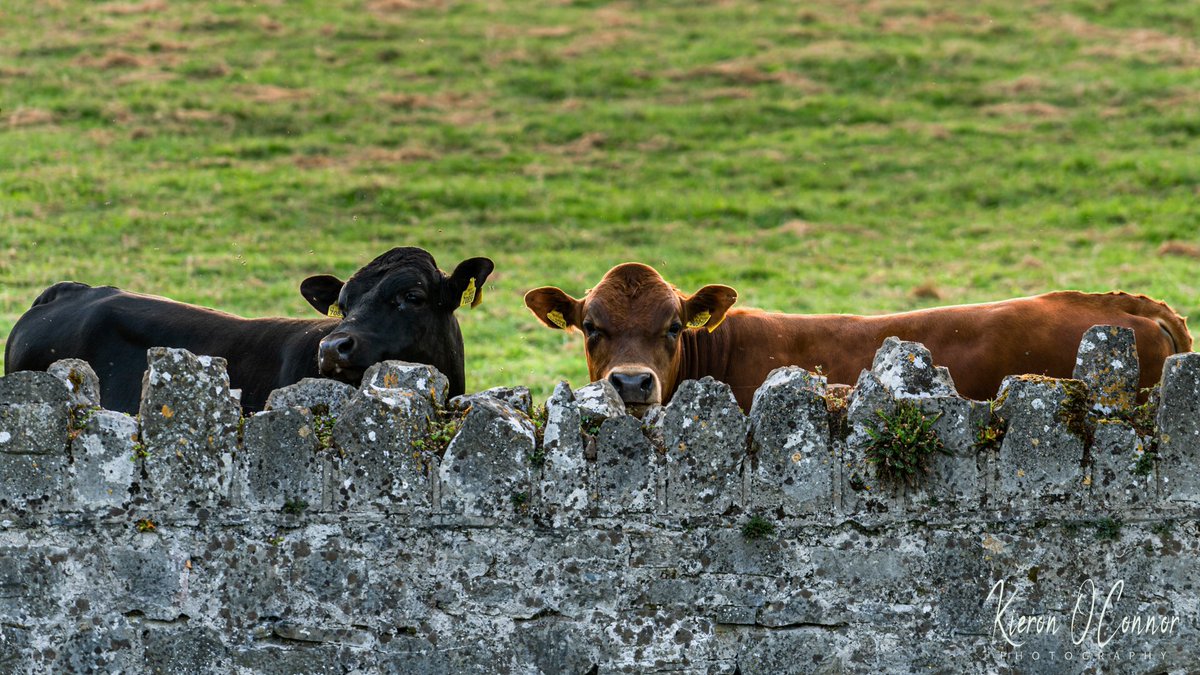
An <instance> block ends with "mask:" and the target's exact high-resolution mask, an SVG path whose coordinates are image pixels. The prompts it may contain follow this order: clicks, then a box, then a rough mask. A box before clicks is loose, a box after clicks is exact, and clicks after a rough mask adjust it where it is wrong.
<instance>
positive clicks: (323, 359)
mask: <svg viewBox="0 0 1200 675" xmlns="http://www.w3.org/2000/svg"><path fill="white" fill-rule="evenodd" d="M356 346H357V343H356V341H355V339H354V337H353V336H351V335H347V334H345V333H341V334H338V333H334V334H333V335H329V336H327V337H326V338H325V339H324V340H321V345H320V347H319V348H318V349H317V365H318V367H319V368H320V369H321V375H323V376H325V377H328V378H332V379H335V380H341V381H343V382H349V383H351V384H358V382H359V380H361V379H362V375H363V369H362V368H358V367H356V366H354V365H353V364H354V360H353V359H354V351H355V347H356Z"/></svg>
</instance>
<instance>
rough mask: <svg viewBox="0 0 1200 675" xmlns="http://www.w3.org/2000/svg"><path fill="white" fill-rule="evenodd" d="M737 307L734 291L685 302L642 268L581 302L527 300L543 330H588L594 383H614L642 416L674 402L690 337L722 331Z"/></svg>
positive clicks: (544, 297) (548, 291)
mask: <svg viewBox="0 0 1200 675" xmlns="http://www.w3.org/2000/svg"><path fill="white" fill-rule="evenodd" d="M736 300H737V291H735V290H733V289H732V288H729V287H728V286H705V287H704V288H701V289H700V290H698V291H696V292H695V293H694V294H692V295H684V294H683V293H681V292H680V291H679V289H677V288H675V287H674V286H672V285H671V284H668V283H667V282H666V281H664V280H663V278H662V277H661V276H660V275H659V274H658V272H657V271H655V270H654V268H652V267H648V266H646V265H642V264H639V263H625V264H624V265H618V266H616V267H614V268H612V269H611V270H609V271H608V274H606V275H604V278H603V279H602V280H601V281H600V283H599V284H598V285H597V286H596V287H595V288H593V289H592V290H590V291H588V293H587V295H585V296H584V297H583V299H582V300H576V299H575V298H572V297H571V296H569V295H567V294H566V293H564V292H563V291H561V290H559V289H557V288H554V287H551V286H547V287H544V288H536V289H534V290H532V291H529V292H528V293H526V294H525V305H526V306H527V307H529V309H530V310H531V311H532V312H533V313H534V314H535V315H536V316H537V318H538V319H541V321H542V323H544V324H546V325H547V326H549V327H550V328H556V329H560V330H568V329H571V328H579V329H581V330H582V331H583V334H584V338H585V342H584V350H585V352H586V354H587V363H588V374H589V376H590V377H591V378H592V381H593V382H595V381H598V380H608V381H609V382H611V383H612V385H613V387H615V388H616V390H617V393H619V394H620V395H621V398H622V399H623V400H624V401H625V405H626V406H627V407H629V408H631V409H632V410H633V411H634V412H635V414H638V413H640V412H642V411H644V410H645V408H646V407H647V406H650V405H653V404H655V403H660V404H661V403H664V402H666V401H668V400H670V397H671V395H672V394H673V393H674V392H675V386H676V385H677V384H678V375H679V372H680V363H681V357H682V354H683V350H682V348H681V344H682V343H683V341H684V340H686V339H688V337H689V336H688V335H687V334H686V333H687V331H689V330H696V329H700V328H704V329H706V330H709V331H712V330H715V329H716V328H717V326H719V325H720V324H721V322H722V321H723V320H724V319H725V313H726V312H727V311H728V310H729V308H730V306H732V305H733V303H734V302H735V301H736Z"/></svg>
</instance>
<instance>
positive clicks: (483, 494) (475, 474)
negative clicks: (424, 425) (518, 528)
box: [439, 399, 534, 519]
mask: <svg viewBox="0 0 1200 675" xmlns="http://www.w3.org/2000/svg"><path fill="white" fill-rule="evenodd" d="M533 450H534V430H533V424H532V423H531V422H530V421H529V418H528V417H526V416H525V415H523V414H521V413H520V412H518V411H517V410H515V409H514V408H512V407H511V406H509V405H507V404H505V403H503V402H502V401H498V400H495V399H481V400H479V401H478V402H476V404H475V405H473V406H472V407H471V412H469V413H467V417H466V419H465V420H463V426H462V430H461V431H460V432H459V433H458V435H457V436H455V437H454V440H453V441H451V442H450V447H449V448H447V449H446V456H445V458H444V459H443V460H442V465H441V468H440V470H439V479H440V482H441V497H442V498H441V511H442V512H443V513H447V514H454V515H462V516H466V517H467V518H469V519H475V518H483V519H498V518H511V517H513V516H518V517H519V516H524V515H525V514H526V513H528V511H529V508H530V503H529V502H530V487H531V479H532V476H531V473H532V472H531V465H530V456H531V455H532V454H533Z"/></svg>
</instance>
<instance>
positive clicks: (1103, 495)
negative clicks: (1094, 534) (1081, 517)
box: [1091, 420, 1158, 509]
mask: <svg viewBox="0 0 1200 675" xmlns="http://www.w3.org/2000/svg"><path fill="white" fill-rule="evenodd" d="M1146 450H1147V448H1146V444H1145V442H1144V440H1143V439H1142V437H1141V436H1139V435H1138V433H1137V431H1135V430H1134V428H1133V427H1132V426H1130V425H1129V424H1128V423H1126V422H1120V421H1116V420H1100V421H1099V422H1097V423H1096V434H1095V440H1094V441H1093V442H1092V450H1091V456H1092V490H1091V494H1092V503H1094V504H1096V505H1098V506H1100V507H1101V508H1104V509H1121V508H1130V507H1132V508H1146V507H1150V506H1153V505H1154V503H1155V501H1156V500H1157V497H1158V485H1157V478H1156V474H1157V471H1156V470H1155V469H1156V467H1155V462H1154V457H1153V455H1151V454H1149V453H1148V452H1147V451H1146Z"/></svg>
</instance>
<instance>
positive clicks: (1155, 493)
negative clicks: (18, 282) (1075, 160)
mask: <svg viewBox="0 0 1200 675" xmlns="http://www.w3.org/2000/svg"><path fill="white" fill-rule="evenodd" d="M1132 347H1133V345H1132V335H1131V334H1128V333H1127V332H1126V331H1123V330H1120V329H1113V328H1107V327H1097V328H1095V329H1093V330H1092V331H1091V332H1089V334H1088V335H1087V336H1085V338H1084V341H1083V343H1082V345H1081V349H1080V358H1079V361H1078V367H1077V370H1076V374H1075V375H1076V378H1078V379H1073V380H1055V379H1050V378H1044V377H1032V376H1024V377H1013V378H1009V379H1008V380H1007V381H1006V382H1005V384H1004V386H1003V387H1002V389H1001V391H1000V392H999V393H998V395H997V398H996V400H995V401H993V402H977V401H970V400H966V399H962V398H959V397H958V396H957V395H956V393H955V391H954V386H953V382H952V381H951V380H950V378H949V376H948V374H947V373H946V372H945V371H944V370H942V369H939V368H935V367H933V364H932V363H931V360H930V358H929V354H928V352H926V351H925V350H924V348H923V347H921V346H920V345H917V344H914V343H905V342H900V341H898V340H895V339H889V340H888V341H887V342H886V343H885V344H884V346H883V347H882V348H881V349H880V352H879V354H878V355H877V357H876V360H875V363H874V364H873V366H872V368H871V370H869V371H864V372H863V374H862V376H861V377H860V379H859V382H858V384H857V386H856V387H855V388H854V389H853V390H852V391H849V392H847V391H846V389H845V388H842V387H836V386H827V384H826V382H825V380H824V378H822V377H820V376H819V375H814V374H812V373H807V372H805V371H803V370H800V369H797V368H782V369H779V370H777V371H775V372H774V373H772V375H771V377H770V378H769V379H768V381H767V382H766V383H765V384H764V385H763V387H762V388H761V389H760V390H759V391H758V393H757V394H756V396H755V398H754V403H753V407H752V409H751V410H750V412H749V415H746V414H743V412H742V411H740V410H739V409H738V407H737V405H736V403H735V401H734V398H733V396H732V394H731V392H730V390H729V388H728V387H726V386H725V385H723V384H721V383H719V382H716V381H713V380H711V379H705V380H701V381H698V382H696V381H693V382H685V383H684V384H683V385H682V386H681V387H680V389H679V391H678V393H677V394H676V395H675V398H674V400H673V401H672V402H671V404H670V405H669V406H667V407H666V408H656V409H653V410H651V411H649V412H648V413H647V414H646V415H645V416H644V417H643V418H642V419H635V418H633V417H629V416H626V415H625V411H624V409H623V406H622V404H621V402H620V400H619V398H617V397H616V395H615V392H614V391H613V390H612V389H611V387H609V386H607V385H606V384H593V385H588V386H586V387H583V388H582V389H579V390H575V391H572V390H571V389H570V388H569V387H568V386H567V385H566V384H565V383H563V384H561V385H559V387H558V388H557V389H556V390H555V391H554V394H553V396H551V398H550V399H549V401H547V403H546V406H545V408H544V409H541V408H540V409H538V410H532V409H531V402H530V397H529V392H528V390H525V389H523V388H517V389H504V390H492V391H489V392H485V393H482V394H476V395H472V396H469V397H459V398H457V399H454V400H451V401H446V400H445V392H446V380H445V378H444V377H443V376H442V375H441V374H439V373H437V372H436V371H434V370H433V369H431V368H429V367H426V366H417V365H413V364H404V363H398V362H386V363H383V364H380V365H378V366H376V367H375V368H373V369H372V370H370V371H368V373H367V374H366V376H365V377H364V380H363V385H362V386H361V387H359V388H357V389H356V388H353V387H350V386H348V385H343V384H340V383H336V382H332V381H329V380H306V381H304V382H301V383H299V384H297V385H294V386H292V387H288V388H286V389H282V390H279V391H277V392H275V394H273V395H272V397H271V400H270V402H269V404H268V410H267V411H266V412H263V413H260V414H258V415H255V416H253V417H249V418H245V419H242V418H240V417H239V414H238V406H237V403H236V392H232V393H231V392H230V391H229V386H228V378H227V376H226V374H225V370H224V363H223V362H222V361H221V359H217V358H208V357H203V356H201V357H196V356H193V355H191V354H189V353H187V352H185V351H181V350H171V349H154V350H151V351H150V353H149V354H148V360H149V370H148V371H147V375H146V378H145V382H144V393H143V400H142V406H141V414H140V415H139V416H138V417H137V418H133V417H129V416H126V415H123V414H120V413H114V412H111V411H106V410H103V409H101V408H99V407H98V406H97V405H96V404H97V395H96V392H97V391H98V388H97V386H96V383H95V376H94V374H92V372H91V370H90V369H89V368H88V367H87V365H86V364H83V363H82V362H78V361H63V362H59V363H58V364H56V365H55V367H54V368H52V370H51V372H50V373H14V374H12V375H9V376H7V377H4V378H0V667H2V669H3V671H4V672H18V673H20V672H37V673H61V672H86V671H89V670H91V671H99V672H113V671H124V672H163V673H181V672H212V673H229V672H246V673H259V672H263V673H308V672H313V673H315V672H339V673H340V672H414V673H471V672H477V673H496V672H501V673H507V672H513V673H607V672H658V671H669V672H685V673H693V672H694V673H701V672H703V673H708V672H718V673H741V674H742V675H750V674H751V673H782V672H798V673H800V672H803V673H808V672H872V673H874V672H884V671H887V672H929V671H931V670H933V671H946V672H962V671H969V672H981V673H982V672H1003V671H1012V672H1046V673H1058V672H1099V671H1103V672H1130V671H1136V672H1162V671H1178V672H1186V671H1195V670H1196V669H1198V668H1200V656H1197V654H1200V624H1198V622H1197V619H1198V613H1200V564H1197V563H1198V560H1200V558H1198V553H1200V550H1198V549H1200V537H1198V535H1200V527H1198V525H1197V520H1196V514H1197V505H1198V504H1200V472H1197V471H1196V470H1195V469H1194V467H1195V466H1196V463H1197V462H1196V460H1197V455H1200V354H1186V355H1178V356H1175V357H1172V358H1171V359H1170V360H1169V361H1168V362H1167V364H1166V366H1165V368H1164V373H1163V383H1162V385H1161V387H1160V388H1159V389H1158V390H1156V391H1155V392H1154V393H1153V394H1151V395H1150V397H1149V400H1148V401H1147V402H1146V403H1144V404H1142V403H1141V401H1140V400H1139V398H1138V392H1136V390H1134V388H1133V386H1134V385H1133V384H1132V383H1134V382H1136V381H1137V372H1136V357H1135V356H1134V355H1133V348H1132ZM847 393H848V395H847ZM1142 398H1143V399H1144V398H1145V396H1144V395H1143V396H1142ZM914 410H915V411H919V413H921V414H919V415H917V416H916V418H917V419H925V420H932V428H933V430H934V432H935V433H936V435H937V438H938V439H939V440H940V441H941V443H942V444H943V445H944V448H945V452H944V453H935V454H933V455H932V456H931V457H930V459H929V461H928V471H927V472H918V473H916V474H913V476H912V479H911V481H905V480H899V481H891V482H889V481H886V480H883V479H882V478H881V477H880V476H879V473H878V470H877V466H878V465H877V464H876V463H874V462H873V461H872V457H878V455H877V454H875V453H876V452H877V448H876V449H873V445H876V446H877V445H878V444H879V443H881V442H882V441H880V440H877V438H876V437H881V438H884V439H886V438H887V435H888V432H887V429H888V420H891V421H892V422H893V423H894V422H896V421H897V420H900V419H902V418H903V417H904V415H908V416H909V418H911V417H912V415H913V413H914ZM902 477H903V476H902Z"/></svg>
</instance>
